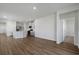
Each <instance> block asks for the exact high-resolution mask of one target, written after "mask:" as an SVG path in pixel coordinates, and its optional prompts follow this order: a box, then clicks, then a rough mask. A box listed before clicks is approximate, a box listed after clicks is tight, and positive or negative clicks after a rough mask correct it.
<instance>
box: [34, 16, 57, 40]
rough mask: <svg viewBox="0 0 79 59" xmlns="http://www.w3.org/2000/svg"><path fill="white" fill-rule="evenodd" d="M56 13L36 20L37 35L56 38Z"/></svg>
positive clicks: (51, 38)
mask: <svg viewBox="0 0 79 59" xmlns="http://www.w3.org/2000/svg"><path fill="white" fill-rule="evenodd" d="M55 26H56V25H55V15H54V14H53V15H51V16H47V17H43V18H40V19H37V20H35V36H36V37H40V38H44V39H49V40H54V41H55V38H56V32H55V31H56V27H55Z"/></svg>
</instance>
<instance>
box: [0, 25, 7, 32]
mask: <svg viewBox="0 0 79 59" xmlns="http://www.w3.org/2000/svg"><path fill="white" fill-rule="evenodd" d="M0 33H6V23H0Z"/></svg>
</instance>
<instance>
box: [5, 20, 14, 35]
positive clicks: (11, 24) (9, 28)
mask: <svg viewBox="0 0 79 59" xmlns="http://www.w3.org/2000/svg"><path fill="white" fill-rule="evenodd" d="M15 31H16V22H15V21H7V22H6V34H7V36H10V35H12V33H13V32H15Z"/></svg>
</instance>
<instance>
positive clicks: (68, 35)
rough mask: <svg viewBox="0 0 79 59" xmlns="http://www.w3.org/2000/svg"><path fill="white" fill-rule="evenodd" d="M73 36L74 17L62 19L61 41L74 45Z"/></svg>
mask: <svg viewBox="0 0 79 59" xmlns="http://www.w3.org/2000/svg"><path fill="white" fill-rule="evenodd" d="M74 36H75V17H68V18H65V19H63V41H64V42H66V43H71V44H74Z"/></svg>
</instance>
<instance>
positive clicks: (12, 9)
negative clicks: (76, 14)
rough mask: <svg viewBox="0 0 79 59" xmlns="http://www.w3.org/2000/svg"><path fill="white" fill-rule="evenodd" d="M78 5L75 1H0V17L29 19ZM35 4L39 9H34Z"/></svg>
mask: <svg viewBox="0 0 79 59" xmlns="http://www.w3.org/2000/svg"><path fill="white" fill-rule="evenodd" d="M74 5H77V4H75V3H0V19H8V20H15V19H17V20H29V19H36V18H40V17H44V16H47V15H51V14H52V13H53V12H55V11H57V10H59V9H62V8H67V7H71V6H74ZM33 6H36V7H37V10H33Z"/></svg>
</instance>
